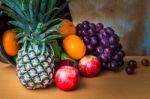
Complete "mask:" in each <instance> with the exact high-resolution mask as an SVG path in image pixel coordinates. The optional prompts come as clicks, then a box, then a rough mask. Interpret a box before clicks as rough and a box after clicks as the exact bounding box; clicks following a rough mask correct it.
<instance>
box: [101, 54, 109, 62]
mask: <svg viewBox="0 0 150 99" xmlns="http://www.w3.org/2000/svg"><path fill="white" fill-rule="evenodd" d="M100 58H101V60H102V61H103V62H107V60H108V57H107V56H106V55H105V54H101V55H100Z"/></svg>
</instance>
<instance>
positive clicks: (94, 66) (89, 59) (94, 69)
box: [79, 55, 101, 77]
mask: <svg viewBox="0 0 150 99" xmlns="http://www.w3.org/2000/svg"><path fill="white" fill-rule="evenodd" d="M79 70H80V72H81V74H82V75H84V76H86V77H94V76H96V75H97V74H98V73H99V72H100V70H101V62H100V60H99V59H98V58H97V57H95V56H92V55H88V56H84V57H83V58H82V59H81V60H80V61H79Z"/></svg>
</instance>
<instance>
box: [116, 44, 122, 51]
mask: <svg viewBox="0 0 150 99" xmlns="http://www.w3.org/2000/svg"><path fill="white" fill-rule="evenodd" d="M121 49H122V45H121V44H120V43H118V46H117V51H120V50H121Z"/></svg>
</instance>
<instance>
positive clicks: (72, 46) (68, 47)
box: [63, 35, 86, 59]
mask: <svg viewBox="0 0 150 99" xmlns="http://www.w3.org/2000/svg"><path fill="white" fill-rule="evenodd" d="M63 48H64V50H65V51H66V53H67V54H68V55H69V56H70V57H71V58H73V59H80V58H82V57H83V56H84V55H85V52H86V46H85V44H84V42H83V41H82V40H81V39H80V37H78V36H77V35H69V36H67V37H66V38H65V39H64V40H63Z"/></svg>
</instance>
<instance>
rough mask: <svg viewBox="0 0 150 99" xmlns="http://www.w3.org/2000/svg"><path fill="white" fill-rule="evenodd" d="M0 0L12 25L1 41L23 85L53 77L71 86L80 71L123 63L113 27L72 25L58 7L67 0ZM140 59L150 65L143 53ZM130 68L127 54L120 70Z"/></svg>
mask: <svg viewBox="0 0 150 99" xmlns="http://www.w3.org/2000/svg"><path fill="white" fill-rule="evenodd" d="M1 2H2V3H4V4H5V5H6V6H2V7H1V8H2V11H3V12H4V13H5V14H7V15H8V16H9V17H11V18H12V20H11V21H9V23H10V24H12V25H13V28H12V29H11V30H8V31H6V32H4V33H3V36H2V44H3V47H4V50H5V52H6V54H7V55H8V56H10V57H13V58H12V60H14V61H15V62H16V69H17V76H18V79H19V81H20V82H21V84H22V85H23V86H25V87H26V88H28V89H37V88H46V87H48V86H49V85H50V84H51V83H52V82H53V81H54V82H55V84H56V86H57V87H58V88H59V89H61V90H64V91H71V90H74V89H75V88H77V85H78V84H79V78H80V75H81V76H85V77H95V76H97V75H98V74H99V73H100V72H101V71H102V70H111V71H118V70H119V69H120V68H121V66H123V64H124V60H123V59H124V56H125V52H124V51H123V49H122V45H121V43H120V42H119V40H120V38H119V36H118V35H117V34H116V33H115V31H114V30H113V29H112V28H110V27H104V26H103V24H102V23H98V24H94V23H90V22H88V21H83V22H82V23H80V24H78V25H77V26H75V25H74V24H73V22H72V21H70V20H69V19H66V18H65V17H66V15H67V13H61V12H62V11H63V10H64V8H65V7H66V6H67V5H68V3H69V2H68V1H66V2H64V4H61V5H60V4H59V3H60V0H1ZM22 5H23V6H22ZM141 63H142V64H143V65H144V66H148V65H149V61H148V60H147V59H143V60H142V61H141ZM135 68H137V63H136V61H134V60H131V61H129V63H128V66H127V67H126V69H125V70H126V72H127V73H128V74H134V73H135V71H134V69H135Z"/></svg>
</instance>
